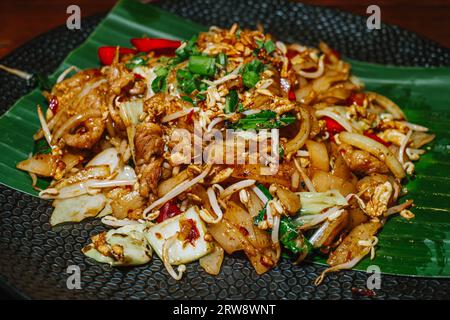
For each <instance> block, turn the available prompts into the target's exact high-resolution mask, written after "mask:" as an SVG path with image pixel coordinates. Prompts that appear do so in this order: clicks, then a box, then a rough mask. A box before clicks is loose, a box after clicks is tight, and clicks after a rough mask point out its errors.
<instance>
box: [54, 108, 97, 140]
mask: <svg viewBox="0 0 450 320" xmlns="http://www.w3.org/2000/svg"><path fill="white" fill-rule="evenodd" d="M101 116H102V114H101V112H100V110H89V111H86V112H83V113H78V114H76V115H74V116H72V117H70V118H69V119H68V120H67V121H66V122H64V124H63V125H62V126H61V127H59V128H58V130H56V132H55V133H54V134H53V140H52V141H53V142H56V141H57V140H58V139H59V138H60V137H61V136H62V135H63V134H64V133H65V132H66V131H69V130H70V129H72V128H73V127H74V126H76V125H78V124H80V123H82V122H83V121H85V120H87V119H89V118H98V117H101Z"/></svg>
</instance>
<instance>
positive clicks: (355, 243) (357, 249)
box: [327, 221, 382, 266]
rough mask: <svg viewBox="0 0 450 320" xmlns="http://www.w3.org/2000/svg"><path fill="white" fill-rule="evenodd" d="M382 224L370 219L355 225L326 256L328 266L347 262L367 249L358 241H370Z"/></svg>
mask: <svg viewBox="0 0 450 320" xmlns="http://www.w3.org/2000/svg"><path fill="white" fill-rule="evenodd" d="M381 226H382V224H381V223H380V222H374V221H370V222H367V223H363V224H360V225H358V226H357V227H355V228H354V229H353V230H352V231H351V232H350V233H349V234H348V235H347V236H346V237H345V238H344V240H343V241H342V242H341V244H340V245H339V246H338V247H337V248H336V250H334V251H333V252H332V253H331V254H330V256H329V257H328V260H327V263H328V264H329V265H330V266H336V265H339V264H343V263H346V262H349V261H350V260H352V259H353V258H355V257H359V256H360V255H361V254H362V253H363V252H365V251H366V250H367V247H366V246H362V245H360V244H359V241H361V240H363V241H370V240H371V238H372V236H374V235H375V234H376V233H377V232H378V230H380V228H381Z"/></svg>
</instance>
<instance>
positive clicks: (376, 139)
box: [364, 131, 391, 147]
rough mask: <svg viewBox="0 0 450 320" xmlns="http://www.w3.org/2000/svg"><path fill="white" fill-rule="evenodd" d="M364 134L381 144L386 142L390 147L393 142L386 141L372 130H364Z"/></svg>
mask: <svg viewBox="0 0 450 320" xmlns="http://www.w3.org/2000/svg"><path fill="white" fill-rule="evenodd" d="M364 135H365V136H366V137H368V138H370V139H373V140H375V141H377V142H379V143H381V144H384V145H385V146H386V147H389V146H390V145H391V144H390V143H389V142H387V141H384V140H383V139H381V138H380V137H379V136H377V135H376V134H375V133H371V132H368V131H366V132H364Z"/></svg>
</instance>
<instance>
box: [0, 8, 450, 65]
mask: <svg viewBox="0 0 450 320" xmlns="http://www.w3.org/2000/svg"><path fill="white" fill-rule="evenodd" d="M115 2H116V0H10V1H8V0H1V1H0V58H1V57H3V56H5V55H6V54H8V53H9V52H11V50H13V49H15V48H17V47H18V46H20V45H21V44H23V43H25V42H27V41H29V40H31V39H32V38H33V37H35V36H37V35H39V34H40V33H43V32H45V31H48V30H50V29H52V28H54V27H57V26H60V25H63V24H65V22H66V19H67V16H68V15H67V14H66V8H67V7H68V6H69V5H71V4H77V5H78V6H80V8H81V14H82V16H89V15H92V14H95V13H101V12H106V11H108V10H109V9H110V8H111V7H112V6H113V5H114V3H115ZM147 2H149V1H148V0H147ZM301 2H303V3H308V4H314V5H322V6H328V7H333V8H336V9H340V10H343V11H348V12H352V13H355V14H358V15H363V16H367V14H366V8H367V6H369V5H370V4H373V3H376V4H378V5H379V6H380V8H381V20H382V21H383V22H385V23H391V24H396V25H399V26H401V27H403V28H405V29H407V30H410V31H414V32H416V33H418V34H420V35H422V36H425V37H428V38H430V39H432V40H435V41H436V42H438V43H440V44H441V45H443V46H445V47H447V48H450V0H429V1H426V0H422V1H414V0H382V1H372V0H316V1H311V0H305V1H301Z"/></svg>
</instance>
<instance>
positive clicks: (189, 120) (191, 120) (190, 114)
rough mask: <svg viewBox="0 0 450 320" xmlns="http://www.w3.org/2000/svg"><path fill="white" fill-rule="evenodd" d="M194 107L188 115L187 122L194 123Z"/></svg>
mask: <svg viewBox="0 0 450 320" xmlns="http://www.w3.org/2000/svg"><path fill="white" fill-rule="evenodd" d="M194 113H195V112H194V109H192V110H191V111H189V113H188V114H187V116H186V123H189V124H191V123H193V122H194Z"/></svg>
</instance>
